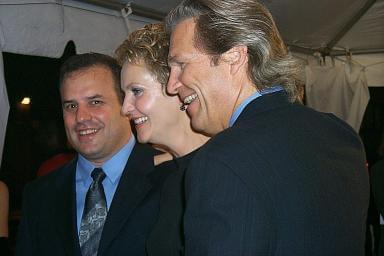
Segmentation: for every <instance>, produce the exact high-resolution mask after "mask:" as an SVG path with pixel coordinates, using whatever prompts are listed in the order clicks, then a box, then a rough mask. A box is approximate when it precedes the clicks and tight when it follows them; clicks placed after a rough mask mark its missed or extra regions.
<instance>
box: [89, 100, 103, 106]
mask: <svg viewBox="0 0 384 256" xmlns="http://www.w3.org/2000/svg"><path fill="white" fill-rule="evenodd" d="M89 104H90V105H92V106H99V105H101V104H103V101H101V100H91V101H90V102H89Z"/></svg>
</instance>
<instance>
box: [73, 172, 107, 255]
mask: <svg viewBox="0 0 384 256" xmlns="http://www.w3.org/2000/svg"><path fill="white" fill-rule="evenodd" d="M91 176H92V178H93V182H92V183H91V185H90V186H89V189H88V192H87V195H86V197H85V205H84V212H83V216H82V218H81V224H80V235H79V242H80V248H81V254H82V255H83V256H94V255H97V250H98V248H99V242H100V237H101V232H102V231H103V226H104V222H105V219H106V218H107V202H106V200H105V194H104V188H103V184H102V182H103V180H104V178H105V173H104V172H103V170H102V169H101V168H95V169H94V170H93V171H92V173H91Z"/></svg>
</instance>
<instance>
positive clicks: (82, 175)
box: [76, 136, 136, 185]
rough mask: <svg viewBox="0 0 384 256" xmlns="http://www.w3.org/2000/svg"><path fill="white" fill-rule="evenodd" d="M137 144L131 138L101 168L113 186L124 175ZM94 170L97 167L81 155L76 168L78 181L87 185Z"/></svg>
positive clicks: (132, 137)
mask: <svg viewBox="0 0 384 256" xmlns="http://www.w3.org/2000/svg"><path fill="white" fill-rule="evenodd" d="M135 142H136V140H135V137H134V136H131V138H130V139H129V141H128V143H127V144H125V145H124V146H123V147H122V148H121V149H120V150H119V151H118V152H117V153H116V154H115V155H113V156H112V158H110V159H109V160H107V161H106V162H105V163H103V165H102V166H101V168H102V169H103V171H104V172H105V174H106V178H108V179H109V180H110V181H111V182H112V183H113V184H115V183H116V182H117V181H118V180H119V178H120V176H121V174H122V173H123V171H124V168H125V165H126V163H127V160H128V158H129V156H130V155H131V153H132V150H133V147H134V146H135ZM94 168H96V166H95V165H94V164H93V163H92V162H90V161H89V160H87V159H86V158H85V157H84V156H82V155H81V154H79V157H78V161H77V168H76V169H77V173H78V175H76V176H77V177H78V180H80V181H82V182H83V183H84V185H86V182H87V180H88V179H91V172H92V171H93V169H94Z"/></svg>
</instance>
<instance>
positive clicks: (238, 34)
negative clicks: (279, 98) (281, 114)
mask: <svg viewBox="0 0 384 256" xmlns="http://www.w3.org/2000/svg"><path fill="white" fill-rule="evenodd" d="M189 18H192V19H194V21H195V22H196V27H195V38H194V45H195V47H196V48H197V49H199V50H202V51H203V52H205V53H207V54H209V55H211V56H212V60H213V61H214V63H215V64H217V63H218V60H219V58H220V56H221V54H223V53H225V52H226V51H228V50H229V49H231V48H232V47H235V46H238V45H244V46H247V48H248V63H249V64H248V76H249V78H250V79H251V80H252V82H253V83H254V84H255V85H256V88H257V89H258V90H259V91H260V90H263V89H265V88H268V87H271V86H274V85H281V86H283V88H284V90H285V91H286V92H287V94H288V96H289V99H290V101H296V100H297V99H298V97H299V96H298V79H297V77H298V75H297V73H298V71H299V65H298V62H297V61H296V60H295V59H294V58H293V57H292V56H291V55H290V54H289V53H288V51H287V48H286V46H285V44H284V42H283V40H282V39H281V36H280V34H279V31H278V29H277V27H276V25H275V22H274V20H273V18H272V15H271V14H270V12H269V11H268V9H267V8H266V7H265V6H264V5H262V4H261V3H259V2H258V1H256V0H184V1H182V2H181V3H180V4H179V5H178V6H177V7H176V8H175V9H173V10H172V11H171V12H170V13H169V14H168V16H167V17H166V20H165V22H166V29H167V31H168V33H170V32H172V30H173V29H174V28H175V26H176V25H177V24H178V23H180V22H182V21H184V20H186V19H189Z"/></svg>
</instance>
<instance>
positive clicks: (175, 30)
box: [166, 0, 369, 256]
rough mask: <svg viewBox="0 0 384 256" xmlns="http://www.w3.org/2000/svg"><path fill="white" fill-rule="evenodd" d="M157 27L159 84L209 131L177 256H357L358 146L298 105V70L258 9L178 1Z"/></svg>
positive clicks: (362, 205) (220, 1) (191, 178)
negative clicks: (162, 66) (162, 59)
mask: <svg viewBox="0 0 384 256" xmlns="http://www.w3.org/2000/svg"><path fill="white" fill-rule="evenodd" d="M166 23H167V29H168V31H169V32H170V33H171V41H170V52H169V65H170V67H171V74H170V78H169V82H168V85H167V90H168V92H169V93H171V94H178V95H179V97H180V99H181V101H182V102H183V106H182V108H181V109H182V110H183V109H184V110H185V109H186V111H187V112H188V114H189V115H190V117H191V123H192V126H193V128H194V129H196V130H197V131H200V132H202V133H205V134H208V135H211V136H214V137H213V138H212V139H211V140H210V141H209V142H208V143H207V144H206V145H205V146H203V147H202V148H201V150H200V151H199V152H198V153H197V155H196V157H195V158H194V159H193V161H192V162H191V165H190V166H189V168H188V170H187V172H186V177H185V179H186V181H185V184H186V188H185V190H186V212H185V216H184V235H185V250H186V255H188V256H201V255H204V256H212V255H217V256H223V255H233V256H240V255H242V256H245V255H311V256H313V255H363V252H364V238H365V219H366V214H367V207H368V198H369V185H368V175H367V171H366V167H365V155H364V150H363V146H362V143H361V141H360V139H359V137H358V136H357V134H356V133H355V132H354V131H353V129H352V128H351V127H349V126H348V125H347V124H345V123H344V122H343V121H341V120H339V119H338V118H336V117H335V116H334V115H332V114H325V113H320V112H316V111H314V110H312V109H309V108H306V107H305V106H303V105H302V104H300V103H298V100H297V99H298V91H299V90H298V85H297V84H298V82H297V80H296V77H297V75H296V73H297V71H298V66H297V64H296V62H295V61H294V59H293V58H292V57H291V56H290V54H289V53H288V51H287V49H286V47H285V45H284V43H283V41H282V39H281V36H280V34H279V32H278V30H277V27H276V25H275V23H274V21H273V18H272V16H271V14H270V13H269V11H268V10H267V9H266V8H265V7H264V6H263V5H262V4H260V3H259V2H257V1H256V0H185V1H183V2H182V3H181V4H180V5H179V6H177V7H176V8H175V9H174V10H173V11H171V13H170V14H169V15H168V16H167V18H166Z"/></svg>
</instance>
